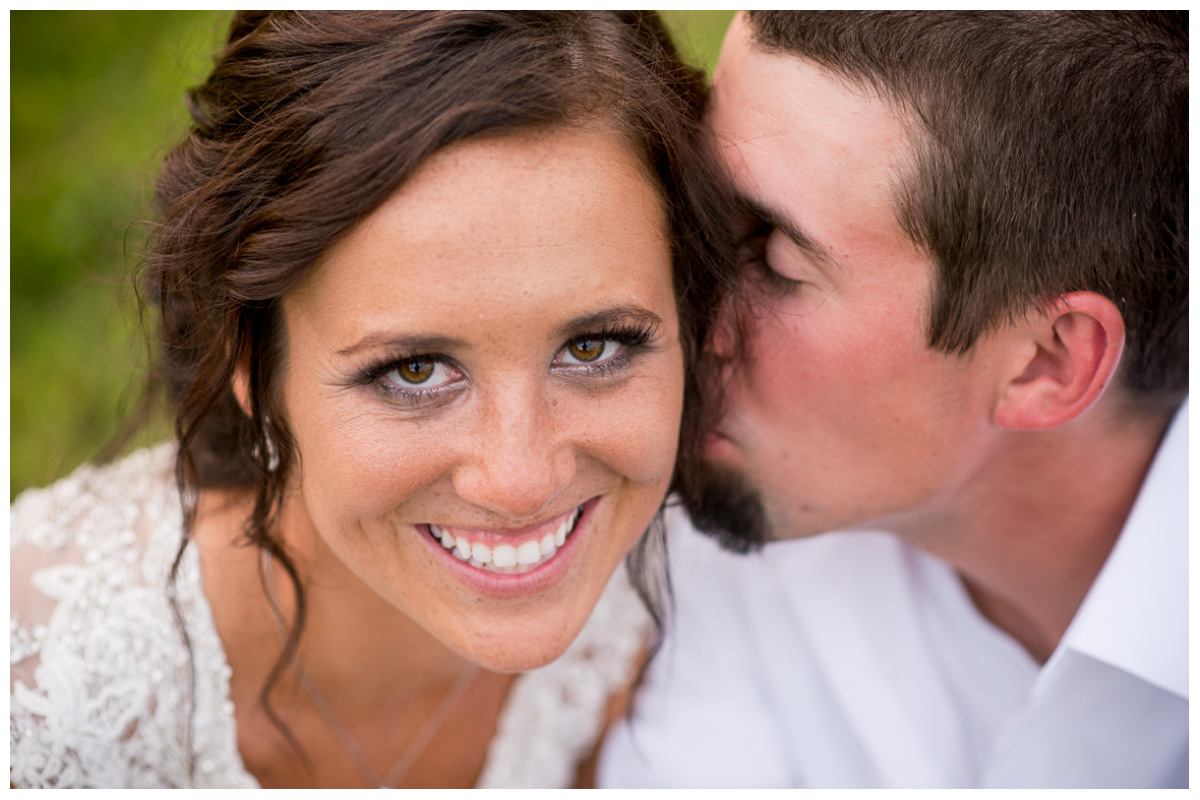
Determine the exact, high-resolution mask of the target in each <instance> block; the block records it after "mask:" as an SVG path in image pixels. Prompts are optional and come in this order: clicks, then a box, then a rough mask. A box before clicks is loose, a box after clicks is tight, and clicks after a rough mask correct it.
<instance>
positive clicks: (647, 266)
mask: <svg viewBox="0 0 1200 800" xmlns="http://www.w3.org/2000/svg"><path fill="white" fill-rule="evenodd" d="M669 250H670V248H669V244H668V237H667V233H666V221H665V214H664V212H663V209H662V204H661V201H660V200H659V198H658V193H657V192H656V191H654V189H653V187H650V186H648V185H647V178H646V177H645V175H644V172H643V170H642V169H641V167H640V165H639V164H638V162H637V160H636V157H635V156H634V155H633V153H632V152H631V151H630V148H628V147H627V146H626V145H625V144H624V142H623V141H622V140H621V139H620V138H618V137H617V136H616V135H614V134H609V133H606V132H603V131H578V130H565V131H561V132H557V133H552V134H536V135H534V134H531V135H528V136H510V137H504V138H501V139H487V140H480V141H472V142H464V143H462V144H461V145H460V146H456V147H454V148H450V149H448V150H447V151H446V152H445V153H440V154H438V155H435V156H434V157H433V158H431V159H430V161H429V162H428V163H427V164H426V165H424V166H423V167H422V168H421V169H420V170H418V172H417V173H416V174H415V175H414V176H413V178H412V179H410V180H409V181H407V182H406V183H405V184H404V185H403V186H402V187H401V188H400V189H399V190H397V191H396V192H395V193H394V194H393V195H392V197H390V198H389V199H388V200H387V201H386V202H385V203H384V204H383V205H381V206H380V207H379V208H377V209H376V210H375V211H374V212H373V213H372V214H370V215H369V216H368V217H367V218H366V219H365V220H363V221H362V222H361V223H360V224H359V225H357V226H356V227H355V228H354V229H352V230H351V231H350V232H349V233H347V234H346V235H345V236H344V237H343V238H342V239H341V240H340V241H338V242H337V243H336V244H335V245H334V246H332V247H331V248H330V249H329V250H328V251H327V252H326V253H325V254H324V255H323V256H322V257H321V258H320V259H319V260H318V263H317V264H316V265H315V268H314V270H313V272H312V273H311V274H310V275H309V276H308V279H307V280H306V281H305V282H304V284H303V285H302V286H301V287H300V289H299V290H298V292H297V294H298V295H299V296H300V297H302V298H303V297H305V296H306V295H312V297H309V298H308V302H313V301H316V300H318V299H319V300H321V301H323V302H324V303H329V302H333V303H335V304H336V302H337V300H338V299H339V298H340V299H341V300H342V301H343V302H348V303H354V304H360V303H367V304H370V305H380V304H382V305H390V304H392V303H407V302H418V303H424V304H437V298H442V299H444V300H446V301H447V302H451V303H452V302H454V298H455V297H457V298H458V299H459V300H460V301H461V300H463V299H465V298H466V297H468V296H470V295H472V294H477V293H482V294H484V295H486V296H488V297H489V298H490V299H491V300H492V301H493V302H496V303H500V302H503V301H505V300H512V301H516V300H520V299H521V298H532V299H536V298H538V297H539V296H545V297H544V298H543V299H548V298H549V297H553V296H554V295H556V294H559V293H562V292H563V291H571V292H595V291H603V290H604V289H605V288H606V287H613V288H617V287H619V286H621V285H622V284H630V283H632V284H635V285H637V284H644V283H646V281H647V279H649V282H650V284H651V285H654V286H657V285H658V284H659V283H660V282H661V278H662V277H663V275H664V274H667V273H669V271H670V254H669ZM356 296H359V297H356Z"/></svg>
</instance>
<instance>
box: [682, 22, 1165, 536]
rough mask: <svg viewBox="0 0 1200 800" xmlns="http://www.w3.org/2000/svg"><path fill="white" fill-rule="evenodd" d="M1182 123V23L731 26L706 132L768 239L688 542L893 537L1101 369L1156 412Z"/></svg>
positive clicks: (1045, 423)
mask: <svg viewBox="0 0 1200 800" xmlns="http://www.w3.org/2000/svg"><path fill="white" fill-rule="evenodd" d="M1187 108H1188V106H1187V25H1186V16H1185V15H1179V14H1166V13H1164V14H1153V13H1147V14H1139V13H1132V12H1129V13H1111V14H1100V13H1078V14H1071V13H1066V14H1051V13H1043V12H1001V13H959V12H936V13H917V12H911V13H910V12H881V13H837V12H826V13H817V12H813V13H803V12H789V11H782V12H751V13H741V14H739V15H738V16H737V18H736V19H735V21H734V23H733V26H732V27H731V29H730V31H729V33H728V35H727V37H726V40H725V45H724V49H723V52H722V54H721V59H720V63H719V65H718V67H717V70H716V73H715V75H714V93H713V105H712V108H711V110H710V120H711V124H712V128H713V131H714V133H715V135H716V137H717V138H718V144H719V146H720V149H721V150H722V152H723V153H724V158H725V162H726V165H727V167H728V170H729V172H730V174H731V175H732V177H733V179H734V180H735V182H736V184H737V186H738V188H739V190H740V191H741V192H742V194H744V195H745V196H746V197H747V198H748V199H749V200H750V201H751V202H752V204H753V205H754V206H755V208H756V211H757V214H758V216H759V219H760V222H761V224H760V225H759V227H758V229H757V230H756V231H755V232H754V234H753V235H752V236H751V237H750V239H749V240H748V242H747V243H746V245H747V246H746V252H747V253H748V254H749V255H748V258H747V263H746V264H745V266H744V269H745V291H744V299H746V300H748V301H749V308H750V310H749V312H748V313H747V314H746V317H745V319H743V320H742V323H743V329H744V331H745V338H744V342H743V344H744V348H745V356H744V358H743V359H742V361H741V363H740V364H738V365H737V367H736V368H735V369H734V370H733V371H732V372H731V373H730V375H729V380H728V383H727V398H726V404H727V405H726V412H725V415H724V418H723V420H722V421H721V423H720V424H719V426H718V430H717V431H716V434H715V435H714V436H712V437H710V443H709V447H708V451H707V453H708V464H707V467H706V469H707V470H709V471H710V473H711V478H712V480H711V481H710V484H709V486H708V488H707V489H706V490H703V491H698V492H696V493H695V496H693V497H690V498H687V500H688V502H689V506H690V507H691V508H692V510H693V513H694V516H696V517H697V522H698V524H700V525H701V526H702V527H706V528H714V529H725V530H726V531H728V532H729V533H730V534H731V538H730V539H729V541H730V542H732V543H734V544H735V545H736V544H737V543H738V542H739V541H742V542H744V541H746V540H753V539H754V538H755V532H754V527H755V523H754V520H756V519H761V520H764V521H765V522H766V523H767V524H768V527H769V528H770V529H771V530H772V531H773V534H774V535H775V536H777V537H782V538H787V537H792V536H802V535H807V534H812V533H818V532H822V531H827V530H834V529H840V528H847V527H882V528H889V529H894V528H896V527H903V526H904V525H905V524H907V523H908V522H911V521H912V520H913V519H914V516H913V515H914V514H919V513H923V512H930V511H931V510H932V509H936V508H938V507H939V505H941V504H944V503H945V502H946V500H947V498H952V497H954V496H955V495H956V493H960V492H961V491H962V490H963V487H964V486H965V485H966V484H967V483H969V482H970V481H971V479H972V477H973V476H974V475H976V474H978V473H979V472H980V471H981V470H985V469H986V468H987V464H988V461H989V459H991V458H993V457H994V455H995V453H996V452H997V449H998V448H1002V447H1004V446H1006V444H1005V443H1006V441H1007V440H1006V439H1005V435H1006V434H1009V433H1011V431H1013V430H1014V429H1016V430H1041V429H1048V428H1052V427H1057V426H1058V425H1062V424H1066V423H1068V422H1070V421H1071V420H1072V419H1074V418H1075V417H1076V416H1078V415H1079V414H1080V413H1082V411H1083V410H1085V409H1086V408H1087V407H1089V406H1090V405H1091V404H1092V403H1093V402H1094V401H1095V399H1096V398H1097V397H1098V396H1099V394H1098V393H1099V392H1103V391H1104V390H1105V389H1104V387H1105V385H1106V384H1108V378H1109V377H1112V378H1114V380H1113V384H1112V386H1111V387H1110V388H1109V389H1108V394H1109V400H1108V402H1110V403H1113V404H1115V405H1116V406H1117V407H1119V408H1120V409H1122V410H1123V412H1122V413H1131V414H1135V413H1155V414H1164V413H1167V412H1169V411H1170V410H1171V409H1173V408H1174V407H1176V406H1177V405H1178V404H1179V402H1180V401H1181V400H1182V398H1183V396H1184V395H1185V394H1186V391H1187V375H1188V364H1187V141H1188V135H1187ZM1072 322H1074V323H1078V324H1076V325H1075V328H1073V329H1071V330H1068V327H1069V326H1070V325H1071V324H1072ZM1072 336H1074V337H1075V338H1074V339H1072ZM1089 337H1090V338H1091V339H1096V338H1097V337H1104V338H1105V345H1104V346H1105V347H1107V348H1108V349H1107V350H1104V351H1103V352H1101V353H1100V354H1099V355H1095V352H1094V351H1095V350H1096V348H1095V346H1094V345H1091V344H1089V343H1088V341H1089ZM1122 338H1123V341H1124V355H1123V357H1122V356H1121V339H1122ZM1056 339H1060V340H1062V345H1061V352H1060V351H1059V350H1056V347H1058V345H1056V344H1055V340H1056ZM1089 347H1090V348H1091V350H1088V349H1087V348H1089ZM1085 351H1086V352H1085ZM1089 357H1090V358H1091V359H1092V361H1091V362H1089V363H1088V364H1087V365H1086V368H1087V369H1090V370H1092V372H1093V373H1094V374H1091V373H1089V374H1090V375H1091V377H1090V378H1089V380H1090V383H1088V385H1087V386H1086V387H1083V388H1079V387H1074V386H1072V385H1071V381H1072V380H1074V381H1075V382H1076V383H1079V382H1080V378H1079V374H1080V373H1081V370H1082V369H1083V367H1082V366H1081V365H1082V363H1083V360H1086V359H1087V358H1089ZM1118 358H1119V359H1120V361H1119V363H1118V361H1117V359H1118ZM1105 359H1107V360H1105ZM1035 389H1036V390H1038V391H1035ZM1072 392H1075V394H1074V395H1072ZM1087 392H1091V395H1087V396H1085V395H1086V393H1087ZM1085 401H1086V402H1085ZM760 502H761V504H760ZM764 509H765V514H763V513H761V512H762V511H763V510H764Z"/></svg>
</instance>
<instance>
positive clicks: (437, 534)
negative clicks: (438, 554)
mask: <svg viewBox="0 0 1200 800" xmlns="http://www.w3.org/2000/svg"><path fill="white" fill-rule="evenodd" d="M429 530H430V531H432V532H433V536H434V538H435V539H440V540H441V542H442V547H444V548H446V549H447V550H453V549H454V546H455V545H456V544H457V542H456V541H455V539H454V537H453V536H451V535H450V534H449V533H447V532H446V531H444V530H442V529H441V528H439V527H438V526H437V525H430V526H429Z"/></svg>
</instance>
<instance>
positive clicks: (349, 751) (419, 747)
mask: <svg viewBox="0 0 1200 800" xmlns="http://www.w3.org/2000/svg"><path fill="white" fill-rule="evenodd" d="M274 564H275V561H274V559H273V558H272V557H271V554H270V553H269V552H267V551H266V550H263V551H262V568H263V574H264V575H265V576H266V580H267V600H268V602H269V603H270V605H271V612H272V613H273V614H274V615H275V625H276V627H277V628H278V629H279V635H280V637H281V638H283V639H284V640H285V641H286V639H287V627H286V626H285V625H284V622H283V614H282V612H280V610H279V604H278V603H277V602H276V601H275V572H274V570H273V569H272V567H274ZM291 665H292V670H293V671H294V672H295V673H296V677H297V678H298V679H299V681H300V685H301V686H303V687H304V691H306V692H308V696H309V697H310V698H312V701H313V704H314V705H316V707H317V710H318V711H320V712H321V716H323V717H324V718H325V722H327V723H328V724H329V728H330V730H332V731H333V733H334V735H335V736H337V738H338V741H339V742H341V743H342V749H343V750H345V751H346V755H348V756H350V760H351V761H353V762H354V766H355V768H356V769H357V770H358V774H359V775H360V776H361V777H362V779H363V782H364V783H366V785H367V786H368V787H371V786H374V787H378V788H380V789H391V788H394V787H395V786H396V784H398V783H400V781H402V780H404V776H405V775H407V774H408V771H409V770H410V769H411V768H412V765H413V764H415V763H417V758H418V757H419V756H420V755H421V753H422V752H423V751H424V750H425V746H426V745H428V744H429V742H430V740H431V739H433V736H434V734H435V733H437V732H438V729H439V728H441V726H442V723H443V722H445V721H446V717H447V716H449V715H450V712H451V711H452V710H453V709H454V706H455V704H456V703H457V702H458V700H459V699H460V698H461V697H462V695H463V693H464V692H466V691H467V687H469V686H470V685H471V682H472V681H474V680H475V676H477V675H478V674H479V665H478V664H473V663H470V662H468V663H467V664H466V665H465V666H464V667H463V669H462V671H461V672H459V674H458V677H457V678H456V679H455V680H454V683H453V684H452V685H451V686H450V688H449V689H447V690H446V693H445V694H444V695H442V699H441V700H440V701H439V702H438V705H437V708H435V709H434V710H433V713H431V714H430V715H429V717H428V719H426V720H425V722H424V723H423V724H422V725H421V729H420V730H419V731H417V735H416V736H414V737H413V739H412V741H411V742H409V743H408V744H407V745H405V747H404V750H402V751H401V752H400V756H399V758H397V759H396V763H395V764H393V765H392V768H391V769H390V770H388V773H387V775H385V776H384V778H383V780H382V781H381V780H380V779H379V776H378V774H376V772H375V770H374V769H372V768H371V764H370V763H369V762H368V761H367V757H366V755H365V754H364V753H363V751H362V748H361V747H359V746H358V740H357V739H355V738H354V736H353V735H351V733H350V731H349V730H348V729H347V728H346V726H345V725H343V724H342V720H341V719H340V718H339V717H338V715H337V714H336V713H334V711H333V708H332V707H331V706H330V705H329V701H328V700H326V699H325V695H324V693H322V692H321V690H320V689H318V688H317V685H316V684H315V683H313V682H312V679H311V678H309V677H308V673H306V672H305V671H304V667H302V666H300V660H299V659H298V658H296V655H295V654H294V653H293V654H292V656H291Z"/></svg>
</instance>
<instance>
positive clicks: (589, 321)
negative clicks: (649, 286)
mask: <svg viewBox="0 0 1200 800" xmlns="http://www.w3.org/2000/svg"><path fill="white" fill-rule="evenodd" d="M661 324H662V317H660V316H658V314H655V313H654V312H653V311H650V310H649V309H645V308H642V307H641V306H635V305H627V306H611V307H609V308H604V309H601V310H599V311H596V312H593V313H590V314H583V315H581V316H578V317H575V318H574V319H572V320H570V321H568V322H566V323H565V324H563V325H561V326H559V329H558V335H559V336H560V337H562V338H569V337H571V336H580V335H583V334H587V333H597V332H600V331H605V330H611V329H613V328H621V327H658V326H659V325H661Z"/></svg>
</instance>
